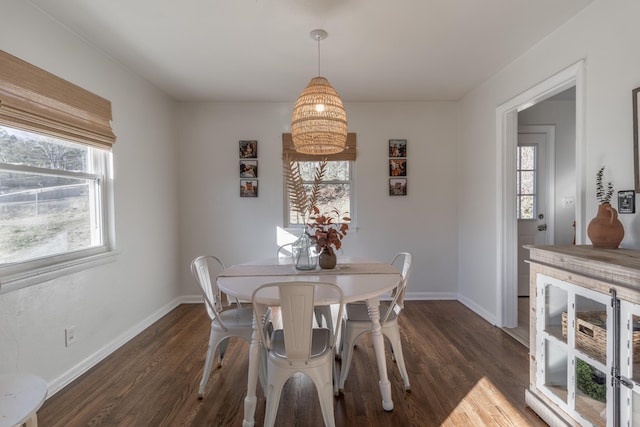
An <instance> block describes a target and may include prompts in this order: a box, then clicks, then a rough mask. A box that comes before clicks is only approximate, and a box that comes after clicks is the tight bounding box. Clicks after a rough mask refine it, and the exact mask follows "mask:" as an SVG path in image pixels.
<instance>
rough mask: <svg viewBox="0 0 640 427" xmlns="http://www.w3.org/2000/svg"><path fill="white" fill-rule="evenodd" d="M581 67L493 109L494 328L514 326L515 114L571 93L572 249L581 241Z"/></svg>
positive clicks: (582, 93)
mask: <svg viewBox="0 0 640 427" xmlns="http://www.w3.org/2000/svg"><path fill="white" fill-rule="evenodd" d="M584 74H585V61H584V60H580V61H578V62H577V63H575V64H573V65H571V66H570V67H568V68H566V69H564V70H562V71H560V72H559V73H557V74H555V75H554V76H551V77H549V78H548V79H546V80H545V81H543V82H541V83H539V84H537V85H535V86H534V87H532V88H530V89H528V90H527V91H525V92H523V93H521V94H520V95H517V96H515V97H514V98H512V99H511V100H509V101H507V102H505V103H504V104H502V105H500V106H499V107H498V108H496V155H497V159H496V164H497V165H498V167H497V168H496V194H497V195H498V197H497V198H496V202H497V204H498V206H497V211H496V244H497V256H496V277H497V279H498V286H497V292H496V307H498V310H497V313H496V314H497V317H496V326H498V327H504V328H513V327H516V326H517V325H518V307H517V299H518V282H517V281H518V252H517V250H518V248H517V235H518V229H517V227H518V223H517V220H516V216H515V215H514V212H515V211H516V198H515V194H516V180H515V174H514V173H513V170H514V165H515V159H516V145H517V141H518V112H519V111H522V110H525V109H527V108H529V107H531V106H533V105H535V104H537V103H539V102H542V101H544V100H545V99H547V98H550V97H552V96H553V95H556V94H558V93H560V92H562V91H564V90H566V89H568V88H570V87H573V86H575V88H576V150H575V155H576V204H575V210H576V243H577V244H581V243H583V241H584V232H583V227H584V223H585V207H584V202H583V195H584V189H585V171H584V169H585V165H584V163H585V162H584V159H585V148H584V125H585V117H584V113H585V106H584V103H585V89H586V88H585V78H584Z"/></svg>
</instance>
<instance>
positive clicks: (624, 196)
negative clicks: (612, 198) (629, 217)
mask: <svg viewBox="0 0 640 427" xmlns="http://www.w3.org/2000/svg"><path fill="white" fill-rule="evenodd" d="M618 212H619V213H621V214H632V213H636V193H635V191H634V190H624V191H618Z"/></svg>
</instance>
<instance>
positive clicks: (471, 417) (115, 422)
mask: <svg viewBox="0 0 640 427" xmlns="http://www.w3.org/2000/svg"><path fill="white" fill-rule="evenodd" d="M405 305H406V306H405V310H404V311H403V312H402V315H401V317H400V324H401V332H402V342H403V351H404V356H405V362H406V365H407V371H408V373H409V377H410V381H411V391H410V392H405V391H404V385H403V382H402V378H401V377H400V374H399V372H398V369H397V366H396V365H395V363H394V362H393V361H392V360H391V358H390V356H389V355H388V354H387V364H388V372H389V380H390V381H391V387H392V395H393V401H394V405H395V407H394V410H393V411H392V412H385V411H384V410H383V409H382V406H381V397H380V391H379V386H378V373H377V372H378V371H377V366H376V363H375V356H374V353H373V345H372V341H371V339H370V337H369V336H368V335H365V336H363V337H361V339H360V341H359V342H358V344H357V346H356V349H355V350H354V355H353V360H352V366H351V371H350V373H349V378H348V379H347V382H346V383H345V389H344V395H342V396H340V397H339V398H336V399H335V400H334V413H335V419H336V425H337V426H338V427H340V426H361V425H367V426H374V427H377V426H421V427H422V426H427V427H428V426H509V427H510V426H529V425H531V426H544V425H546V424H545V423H544V422H543V421H542V420H540V419H539V418H538V417H537V416H536V414H535V413H533V411H531V410H530V409H529V408H526V407H525V404H524V389H525V387H526V386H527V384H528V373H529V368H528V358H527V349H526V348H525V347H524V346H522V345H521V344H520V343H518V342H517V341H516V340H514V339H513V338H511V337H510V336H508V335H507V334H505V333H504V332H503V331H502V330H500V329H499V328H495V327H493V326H491V325H489V324H488V323H487V322H486V321H484V320H483V319H481V318H480V317H479V316H477V315H476V314H474V313H473V312H471V311H470V310H469V309H468V308H466V307H464V306H463V305H462V304H460V303H459V302H456V301H408V302H407V303H406V304H405ZM208 337H209V320H208V317H207V315H206V312H205V309H204V306H202V305H199V304H185V305H181V306H179V307H177V308H176V309H175V310H173V311H172V312H171V313H169V314H168V315H166V316H165V317H163V318H162V319H160V320H159V321H158V322H156V323H155V324H153V325H152V326H151V327H149V328H148V329H146V330H145V331H143V332H142V333H141V334H140V335H138V336H137V337H136V338H134V339H133V340H131V341H130V342H128V343H127V344H125V345H124V346H123V347H121V348H120V349H118V350H117V351H116V352H114V353H113V354H112V355H110V356H109V357H107V358H106V359H105V360H103V361H102V362H100V363H99V364H98V365H96V366H95V367H93V368H92V369H91V370H89V371H88V372H87V373H86V374H84V375H82V376H81V377H80V378H78V379H77V380H75V381H74V382H73V383H71V384H70V385H69V386H67V387H65V388H64V389H63V390H61V391H60V392H58V393H56V394H55V395H54V396H52V397H50V398H49V399H48V400H47V401H46V402H45V404H44V405H43V407H42V408H41V409H40V411H39V412H38V419H39V424H40V425H41V426H44V427H49V426H52V427H57V426H65V427H67V426H74V427H75V426H154V427H155V426H241V425H242V418H243V407H244V395H245V391H246V376H247V369H248V350H249V345H248V344H247V343H246V342H244V341H242V340H239V339H236V340H233V341H232V342H231V344H230V345H229V348H228V349H227V354H226V356H225V359H224V365H223V366H222V367H221V368H218V369H214V370H213V372H212V375H211V378H210V379H209V383H208V384H207V389H206V392H205V397H204V399H203V400H198V399H197V391H198V385H199V382H200V376H201V375H202V368H203V365H204V357H205V352H206V348H207V340H208ZM339 363H340V362H338V364H339ZM264 411H265V398H264V394H263V393H262V390H260V389H259V390H258V405H257V409H256V426H260V425H262V422H263V419H264ZM276 425H281V426H316V425H319V426H321V425H323V423H322V413H321V412H320V408H319V403H318V396H317V393H316V391H315V388H314V386H313V383H312V382H311V381H310V380H309V379H308V378H306V377H304V376H303V375H296V376H295V378H293V379H292V380H290V381H289V382H288V383H287V384H286V385H285V389H284V390H283V393H282V398H281V402H280V406H279V409H278V415H277V419H276Z"/></svg>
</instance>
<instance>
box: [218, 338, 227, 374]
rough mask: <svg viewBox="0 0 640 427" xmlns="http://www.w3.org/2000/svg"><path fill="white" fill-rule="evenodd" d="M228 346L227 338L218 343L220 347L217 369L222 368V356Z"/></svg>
mask: <svg viewBox="0 0 640 427" xmlns="http://www.w3.org/2000/svg"><path fill="white" fill-rule="evenodd" d="M228 345H229V338H228V337H227V338H225V339H223V340H222V341H220V345H219V348H218V367H220V366H222V359H223V358H224V354H225V353H226V352H227V346H228Z"/></svg>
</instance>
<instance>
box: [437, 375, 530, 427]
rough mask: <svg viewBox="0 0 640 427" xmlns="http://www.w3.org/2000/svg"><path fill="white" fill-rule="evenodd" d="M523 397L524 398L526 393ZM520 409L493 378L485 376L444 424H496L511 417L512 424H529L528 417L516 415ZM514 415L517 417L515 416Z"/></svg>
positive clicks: (502, 423)
mask: <svg viewBox="0 0 640 427" xmlns="http://www.w3.org/2000/svg"><path fill="white" fill-rule="evenodd" d="M521 397H522V399H523V400H524V395H523V396H521ZM487 402H490V406H489V407H487ZM480 408H482V409H480ZM518 411H519V410H518V409H517V408H515V407H514V406H513V405H512V404H511V402H510V401H509V400H508V399H507V398H506V397H505V396H504V395H503V394H502V393H501V392H500V391H499V390H498V388H497V387H496V386H495V385H494V384H493V383H492V382H491V380H489V379H488V378H486V377H483V378H481V379H480V381H478V382H477V383H476V385H475V386H474V387H473V388H472V389H471V390H469V392H468V393H467V394H466V395H465V396H464V398H463V399H462V400H461V401H460V403H459V404H458V406H456V407H455V409H454V410H453V411H451V413H450V414H449V417H447V419H446V420H445V421H444V422H443V423H442V425H443V426H461V425H473V426H496V425H505V424H504V421H505V419H509V420H510V421H511V424H510V425H512V426H527V425H529V423H528V422H527V420H526V419H524V418H523V417H521V416H520V415H517V416H516V414H518ZM506 414H509V416H506ZM514 416H516V418H513V417H514Z"/></svg>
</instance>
